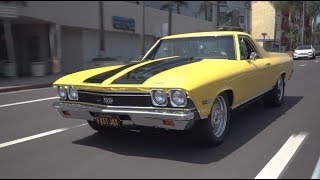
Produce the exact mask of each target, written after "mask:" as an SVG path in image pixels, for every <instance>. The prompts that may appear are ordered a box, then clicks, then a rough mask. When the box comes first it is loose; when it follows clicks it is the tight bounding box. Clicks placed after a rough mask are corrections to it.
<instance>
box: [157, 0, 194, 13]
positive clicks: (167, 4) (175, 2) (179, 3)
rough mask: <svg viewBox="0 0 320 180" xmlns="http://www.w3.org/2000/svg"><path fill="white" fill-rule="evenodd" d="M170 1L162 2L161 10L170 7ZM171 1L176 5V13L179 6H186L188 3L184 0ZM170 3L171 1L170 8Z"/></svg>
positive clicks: (178, 11)
mask: <svg viewBox="0 0 320 180" xmlns="http://www.w3.org/2000/svg"><path fill="white" fill-rule="evenodd" d="M170 3H171V1H169V2H167V3H165V4H163V5H162V6H161V8H160V9H161V10H163V9H168V8H169V7H170ZM172 3H174V4H175V6H176V10H177V14H180V13H181V12H180V7H182V6H185V7H188V3H187V2H186V1H172ZM172 3H171V8H172Z"/></svg>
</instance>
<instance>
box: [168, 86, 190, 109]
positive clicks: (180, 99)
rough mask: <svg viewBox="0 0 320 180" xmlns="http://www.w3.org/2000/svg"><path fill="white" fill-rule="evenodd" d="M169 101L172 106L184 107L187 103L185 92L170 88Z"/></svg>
mask: <svg viewBox="0 0 320 180" xmlns="http://www.w3.org/2000/svg"><path fill="white" fill-rule="evenodd" d="M169 94H170V103H171V105H172V106H173V107H185V106H186V105H187V96H186V93H185V92H184V91H182V90H170V92H169Z"/></svg>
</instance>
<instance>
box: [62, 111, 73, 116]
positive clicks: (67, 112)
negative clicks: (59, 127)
mask: <svg viewBox="0 0 320 180" xmlns="http://www.w3.org/2000/svg"><path fill="white" fill-rule="evenodd" d="M62 113H63V114H64V115H66V116H71V114H70V112H69V111H62Z"/></svg>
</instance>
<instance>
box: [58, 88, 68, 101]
mask: <svg viewBox="0 0 320 180" xmlns="http://www.w3.org/2000/svg"><path fill="white" fill-rule="evenodd" d="M58 95H59V97H60V98H61V99H67V96H68V93H67V90H66V89H65V88H64V87H62V86H58Z"/></svg>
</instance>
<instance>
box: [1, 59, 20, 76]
mask: <svg viewBox="0 0 320 180" xmlns="http://www.w3.org/2000/svg"><path fill="white" fill-rule="evenodd" d="M2 70H3V75H4V76H6V77H14V76H16V75H17V72H16V63H10V62H9V63H3V69H2Z"/></svg>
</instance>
